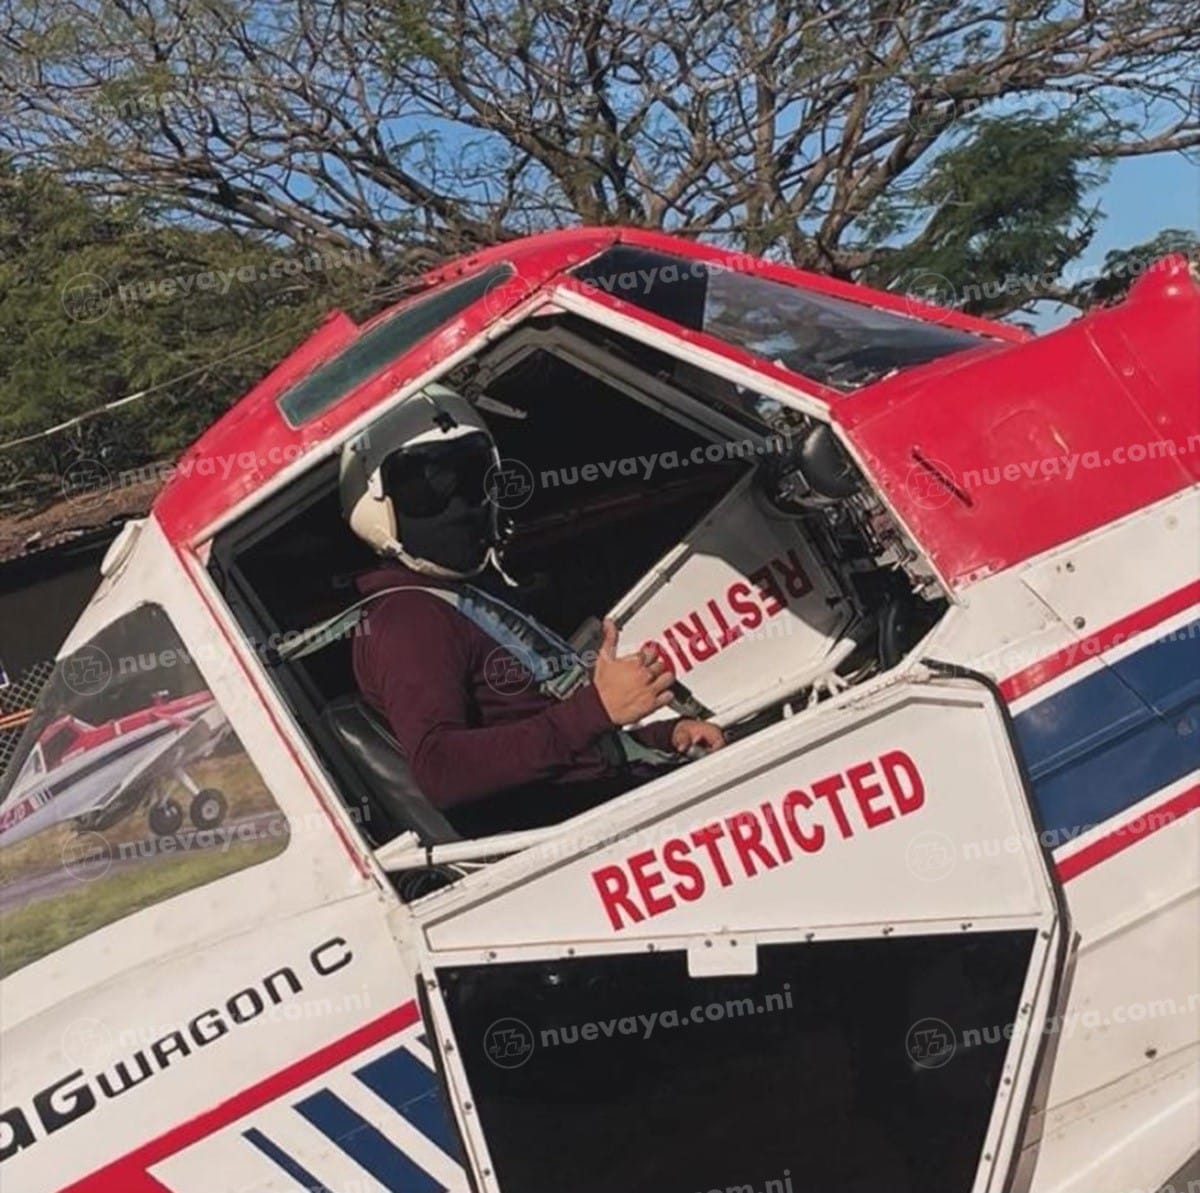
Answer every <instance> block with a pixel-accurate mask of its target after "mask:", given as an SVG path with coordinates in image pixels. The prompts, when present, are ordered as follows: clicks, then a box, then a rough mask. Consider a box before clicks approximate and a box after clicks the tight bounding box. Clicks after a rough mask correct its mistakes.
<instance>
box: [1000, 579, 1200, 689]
mask: <svg viewBox="0 0 1200 1193" xmlns="http://www.w3.org/2000/svg"><path fill="white" fill-rule="evenodd" d="M1197 601H1200V580H1193V581H1192V583H1190V584H1185V585H1184V587H1183V588H1178V589H1176V590H1175V591H1174V592H1169V593H1167V595H1166V596H1164V597H1159V599H1158V600H1157V601H1153V602H1151V603H1150V604H1149V605H1146V606H1145V607H1143V608H1141V609H1136V610H1135V611H1134V612H1132V613H1130V614H1128V615H1127V616H1125V617H1122V618H1120V619H1119V620H1117V621H1114V622H1113V623H1112V624H1111V625H1107V626H1105V627H1104V628H1103V629H1100V630H1097V631H1096V632H1095V633H1094V634H1089V635H1088V636H1087V637H1086V638H1081V639H1080V640H1079V641H1078V642H1072V643H1071V644H1070V645H1069V646H1064V647H1063V648H1062V649H1061V650H1058V651H1055V652H1054V654H1052V655H1048V656H1047V657H1046V658H1044V659H1039V660H1038V661H1037V662H1036V663H1034V664H1032V665H1031V666H1029V667H1026V668H1025V669H1024V670H1023V671H1018V672H1017V673H1016V674H1015V675H1010V676H1009V677H1008V679H1006V680H1003V681H1002V682H1001V684H1000V691H1001V693H1002V694H1003V696H1004V699H1005V700H1007V701H1009V703H1011V702H1012V701H1014V700H1019V699H1020V698H1021V697H1022V696H1027V695H1028V694H1029V693H1030V692H1032V691H1035V690H1036V689H1037V688H1040V687H1042V685H1043V684H1048V683H1049V682H1050V681H1051V680H1052V679H1057V678H1058V677H1059V676H1060V675H1065V674H1066V673H1067V672H1068V671H1070V670H1072V669H1073V668H1075V667H1078V666H1080V665H1081V664H1083V663H1087V662H1090V661H1091V660H1092V659H1095V658H1099V656H1100V655H1102V654H1104V653H1105V652H1106V651H1109V650H1113V649H1114V648H1115V647H1118V646H1123V645H1124V644H1125V643H1127V642H1128V641H1129V640H1130V639H1131V638H1136V637H1137V636H1138V635H1139V634H1144V633H1145V632H1146V631H1147V630H1151V629H1153V628H1154V627H1155V626H1156V625H1158V624H1159V623H1160V622H1164V621H1166V620H1167V618H1168V617H1174V616H1175V614H1176V613H1182V612H1183V611H1184V610H1185V609H1189V608H1191V606H1192V605H1194V604H1196V602H1197Z"/></svg>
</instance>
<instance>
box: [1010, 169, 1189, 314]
mask: <svg viewBox="0 0 1200 1193" xmlns="http://www.w3.org/2000/svg"><path fill="white" fill-rule="evenodd" d="M1095 197H1096V198H1097V199H1098V200H1099V202H1100V206H1101V210H1102V211H1103V212H1104V215H1105V218H1104V220H1103V221H1102V222H1101V224H1100V228H1099V231H1098V232H1097V233H1096V237H1095V239H1094V240H1093V241H1092V243H1091V244H1090V245H1089V246H1088V249H1087V252H1086V253H1084V254H1083V255H1082V256H1081V257H1080V258H1079V261H1078V262H1076V263H1075V264H1074V265H1073V266H1072V269H1073V270H1077V269H1091V268H1095V267H1098V266H1099V265H1100V264H1101V263H1102V262H1103V261H1104V255H1105V253H1107V252H1109V251H1110V250H1112V249H1119V248H1130V247H1131V246H1133V245H1135V244H1141V243H1143V242H1144V241H1147V240H1150V239H1151V238H1152V237H1153V236H1155V235H1157V234H1158V233H1159V232H1161V231H1162V230H1163V229H1164V228H1191V229H1193V230H1200V167H1197V166H1194V165H1192V164H1191V163H1190V162H1189V161H1188V160H1187V159H1186V158H1184V157H1183V156H1182V155H1181V154H1178V153H1172V154H1161V155H1159V154H1156V155H1154V156H1151V157H1130V158H1122V159H1121V160H1119V161H1118V162H1117V163H1116V165H1115V166H1114V167H1113V169H1112V172H1111V174H1110V175H1109V178H1108V181H1107V182H1106V183H1105V184H1104V185H1103V186H1101V187H1100V188H1098V189H1097V191H1096V192H1095ZM1074 317H1075V311H1074V310H1073V309H1072V308H1070V307H1061V308H1060V307H1048V308H1047V309H1045V310H1043V311H1041V312H1039V314H1038V316H1037V318H1036V319H1035V320H1034V322H1035V324H1036V326H1037V327H1038V329H1039V330H1045V329H1047V328H1050V327H1056V326H1058V325H1059V324H1061V323H1064V322H1066V321H1067V320H1069V319H1072V318H1074Z"/></svg>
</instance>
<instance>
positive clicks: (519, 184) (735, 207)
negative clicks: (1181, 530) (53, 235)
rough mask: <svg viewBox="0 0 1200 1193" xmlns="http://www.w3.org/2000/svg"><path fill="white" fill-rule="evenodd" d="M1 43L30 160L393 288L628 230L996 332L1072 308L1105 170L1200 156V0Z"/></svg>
mask: <svg viewBox="0 0 1200 1193" xmlns="http://www.w3.org/2000/svg"><path fill="white" fill-rule="evenodd" d="M0 47H2V48H3V49H6V50H7V52H8V53H7V58H6V59H4V64H3V65H0V147H3V146H5V145H7V147H8V148H9V150H10V151H11V152H12V153H13V154H14V155H16V158H17V160H18V161H20V162H22V163H37V164H40V165H46V166H52V167H53V168H55V169H56V170H59V171H60V172H62V174H63V176H64V177H69V178H71V179H74V180H77V181H78V182H79V183H80V184H81V185H84V186H86V187H88V188H90V189H92V190H93V191H95V192H97V193H101V194H103V195H105V196H108V197H114V196H115V197H119V198H122V199H131V198H137V197H142V196H150V197H152V198H153V200H154V202H155V203H156V204H159V205H161V207H162V209H163V210H164V211H167V212H170V213H172V214H173V215H176V216H178V215H180V214H186V215H188V216H192V217H200V218H202V219H203V220H205V221H209V222H213V223H216V224H219V225H221V226H225V227H228V228H233V229H237V230H242V231H244V230H253V231H255V232H257V233H260V234H266V235H270V236H273V237H276V238H277V239H278V240H279V241H281V242H289V243H291V244H293V245H300V246H304V247H310V246H313V245H317V246H326V247H342V248H346V247H350V246H353V245H363V246H366V248H367V249H368V250H369V251H370V252H371V253H372V254H373V256H374V257H375V258H376V259H377V260H379V261H380V262H381V263H385V264H386V266H387V268H390V269H392V270H402V269H412V268H415V267H416V266H418V265H420V264H422V263H424V262H426V261H428V260H430V259H431V258H437V257H442V256H444V255H446V254H448V253H452V252H456V251H462V250H464V249H469V248H471V247H474V246H477V245H480V244H484V243H488V242H491V241H494V240H496V239H500V238H503V237H506V236H512V235H516V234H520V233H523V232H527V231H531V230H536V229H540V228H545V227H552V226H559V225H562V224H567V223H576V222H579V221H581V220H582V221H588V222H593V223H608V222H616V221H625V222H633V223H638V224H644V225H649V226H653V227H661V228H667V229H671V230H676V231H680V232H683V233H686V234H691V235H702V236H707V237H710V238H715V239H718V240H721V241H723V242H725V243H729V244H733V245H736V246H738V247H742V248H744V249H746V250H748V251H750V252H753V253H766V254H770V255H774V256H778V257H782V258H786V259H789V260H791V261H793V262H796V263H798V264H800V265H802V266H805V267H808V268H812V269H816V270H820V271H824V272H829V273H833V274H836V275H838V276H842V277H851V278H854V277H869V278H871V279H873V280H875V281H877V282H882V283H883V284H890V285H903V284H904V281H905V278H906V277H907V276H909V275H910V274H911V273H912V271H913V270H914V269H929V268H935V267H931V266H930V264H929V262H930V261H931V260H932V261H935V262H937V263H938V265H939V266H940V269H937V268H935V272H941V271H942V270H949V271H950V274H949V275H948V276H951V277H952V278H953V284H954V285H955V286H959V287H961V286H965V285H968V284H974V285H979V286H981V285H982V283H983V282H984V281H989V280H992V278H991V277H990V276H989V275H990V274H991V273H992V271H995V270H1003V271H1004V273H1005V275H1007V274H1008V273H1009V272H1011V271H1013V270H1017V271H1018V272H1019V273H1020V275H1021V276H1022V277H1027V278H1029V279H1032V281H1031V283H1030V284H1029V285H1028V286H1023V287H1021V288H1019V289H1018V290H1016V291H1013V290H1012V289H1011V288H1010V290H1009V291H1007V292H1004V293H1001V294H1000V295H998V296H992V297H990V298H988V297H987V296H983V298H982V299H980V300H979V301H974V300H972V301H974V305H975V307H976V308H977V309H985V310H988V311H990V312H992V313H1003V312H1004V311H1006V310H1013V309H1016V308H1018V307H1021V306H1025V305H1028V304H1029V303H1030V302H1032V301H1034V300H1036V299H1038V298H1044V297H1055V298H1060V299H1063V298H1068V299H1069V298H1070V297H1071V291H1069V289H1067V288H1064V286H1063V285H1062V284H1061V282H1060V280H1059V278H1058V276H1057V273H1056V272H1055V271H1056V270H1057V269H1059V268H1060V267H1061V266H1062V265H1063V264H1064V263H1065V262H1066V261H1067V260H1069V259H1070V258H1071V254H1072V253H1077V252H1079V251H1081V249H1082V247H1083V246H1084V245H1085V244H1086V243H1087V240H1088V238H1089V236H1090V234H1091V231H1092V229H1093V228H1094V225H1095V220H1096V214H1095V213H1094V212H1093V211H1091V210H1090V208H1089V207H1088V205H1087V202H1086V195H1087V193H1088V191H1089V189H1090V186H1091V185H1093V184H1094V182H1095V180H1096V179H1097V178H1098V177H1100V176H1101V173H1102V168H1103V165H1104V163H1106V162H1109V161H1112V160H1113V159H1115V158H1118V157H1122V156H1130V155H1137V154H1147V153H1162V152H1170V151H1179V152H1190V151H1193V150H1195V149H1196V148H1197V146H1200V112H1197V109H1196V104H1195V96H1194V94H1192V92H1191V91H1190V90H1189V88H1190V87H1192V86H1193V85H1194V84H1193V81H1192V78H1191V76H1190V74H1189V69H1188V67H1189V64H1190V63H1193V62H1194V59H1195V54H1196V52H1197V50H1198V49H1200V24H1198V23H1197V22H1196V21H1195V20H1194V7H1193V5H1192V3H1191V2H1190V0H1104V2H1103V3H1097V2H1095V0H1009V2H1008V3H1006V4H1004V5H1001V6H997V5H995V4H984V3H979V2H974V0H967V2H962V0H868V2H867V3H865V4H845V3H842V2H839V0H800V2H796V0H746V2H741V3H739V2H737V0H445V3H442V4H438V5H428V4H426V3H423V2H422V3H417V2H416V0H271V2H270V3H266V2H265V0H57V2H56V3H55V4H54V5H53V6H50V7H47V6H46V5H44V4H43V3H39V2H38V0H9V15H8V19H7V23H6V24H5V25H2V26H0ZM1006 179H1008V180H1009V181H1008V182H1006V181H1005V180H1006ZM997 211H1002V215H1001V217H1000V218H999V219H998V220H997V222H996V223H995V224H994V225H993V224H992V223H990V222H987V221H989V220H990V219H991V217H992V215H993V214H994V213H996V212H997ZM1026 229H1028V230H1029V234H1028V236H1026V235H1025V230H1026ZM979 271H982V275H983V276H980V272H979Z"/></svg>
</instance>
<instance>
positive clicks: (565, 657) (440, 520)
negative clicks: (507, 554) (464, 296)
mask: <svg viewBox="0 0 1200 1193" xmlns="http://www.w3.org/2000/svg"><path fill="white" fill-rule="evenodd" d="M499 464H500V457H499V453H498V452H497V449H496V445H495V441H494V440H493V438H492V436H491V433H490V432H489V430H488V428H487V425H486V424H485V423H484V421H483V420H482V418H481V417H480V416H479V414H478V413H477V412H476V410H475V408H474V407H473V406H472V405H471V404H470V403H469V402H468V401H467V400H466V399H465V398H463V397H462V396H461V395H459V394H457V393H455V392H454V391H453V390H450V389H447V388H445V387H444V386H439V385H430V386H428V387H426V389H425V390H424V391H422V393H421V394H419V395H417V396H416V397H414V398H413V399H411V400H409V401H407V402H404V403H402V404H401V405H400V406H399V407H397V408H396V409H395V410H394V411H392V412H391V413H390V414H388V415H386V416H385V417H384V418H383V419H381V420H379V421H378V422H376V423H375V424H374V425H373V426H372V427H371V428H370V429H369V431H367V432H365V433H364V434H363V435H360V436H359V437H358V438H357V439H355V440H353V441H351V442H350V443H349V444H347V445H346V448H345V450H344V451H343V454H342V466H341V477H340V489H341V500H342V510H343V513H344V515H345V516H346V518H347V520H348V521H349V524H350V527H351V529H352V530H353V531H354V532H355V533H356V534H357V535H358V536H359V537H360V538H362V539H363V540H364V541H365V542H366V543H367V544H368V545H369V546H371V547H372V548H373V549H374V550H375V551H376V552H377V553H378V554H379V555H381V556H383V557H385V559H386V560H387V561H388V562H387V563H386V564H385V565H384V566H381V567H380V568H378V569H377V570H375V571H372V572H370V573H368V574H366V575H364V576H362V577H360V578H359V581H358V585H359V590H360V592H361V593H362V596H363V601H362V602H361V604H362V607H363V612H362V623H361V625H360V631H359V633H358V634H357V635H356V636H355V639H354V654H353V662H354V676H355V680H356V682H357V684H358V687H359V690H360V692H361V694H362V696H363V698H364V699H365V701H366V702H367V703H368V704H369V705H371V706H372V707H373V708H375V709H376V710H377V711H378V712H379V713H380V714H382V715H383V716H384V717H385V718H386V720H387V722H388V723H389V724H390V726H391V728H392V731H393V733H394V734H395V736H396V740H397V741H398V742H399V744H400V747H401V749H402V751H403V753H404V756H405V759H406V761H407V762H408V764H409V767H410V769H411V771H412V773H413V777H414V778H415V779H416V782H417V784H418V786H419V787H420V788H421V790H422V791H423V792H424V793H425V794H426V796H427V797H428V798H429V799H430V800H431V801H432V802H433V803H434V804H435V805H436V806H437V807H438V808H440V809H442V810H443V811H445V812H447V814H448V817H449V819H450V820H451V821H452V823H453V824H454V825H455V827H456V828H457V829H458V830H459V831H460V832H463V833H464V834H465V835H469V836H477V835H482V834H484V833H488V832H497V831H506V830H511V829H516V828H525V827H533V826H537V825H542V824H550V823H556V822H558V821H561V820H563V819H565V818H566V817H568V816H570V815H572V814H574V813H575V812H577V811H580V810H582V809H583V808H586V807H590V806H593V805H595V804H597V803H600V802H602V801H603V800H604V799H607V798H611V797H612V796H614V795H616V794H618V793H620V792H621V791H624V790H627V789H628V788H629V787H631V786H634V785H636V784H637V783H640V782H643V781H645V780H646V779H647V778H650V777H652V776H653V775H655V774H657V773H659V772H661V771H662V770H664V769H665V768H667V767H669V766H674V765H678V764H679V763H680V762H682V761H684V760H685V759H686V757H695V756H697V755H698V754H700V753H703V752H707V751H711V750H716V749H719V748H721V747H722V746H723V745H724V744H725V739H724V736H723V735H722V732H721V730H720V728H719V727H718V726H716V725H714V724H712V723H710V722H706V721H700V720H696V719H692V718H686V717H685V718H678V719H667V720H655V721H653V722H651V723H650V724H648V725H645V726H643V727H641V728H637V729H633V730H630V729H628V727H629V726H635V725H637V724H638V723H639V722H640V721H642V720H643V719H644V718H646V717H647V716H648V715H649V714H651V713H653V712H655V710H657V709H659V708H662V707H663V706H664V705H666V704H668V703H669V702H670V700H671V692H670V685H671V683H672V681H673V678H674V677H673V673H672V672H671V671H670V669H669V667H668V666H667V664H666V663H665V661H664V660H663V659H662V658H660V657H658V656H657V655H655V654H654V653H653V652H651V651H648V650H643V651H639V652H634V653H628V654H621V653H619V652H618V648H617V636H618V635H617V629H616V627H615V625H614V624H613V622H612V621H611V620H610V621H606V622H605V624H604V629H603V639H602V642H601V643H600V646H599V649H598V651H597V652H596V653H595V655H594V657H593V658H592V659H587V658H583V659H581V658H580V657H579V656H578V655H577V654H576V653H575V652H574V651H573V650H572V648H571V647H570V646H568V645H567V644H566V643H565V642H563V641H562V640H561V639H559V638H558V637H557V636H556V635H555V634H553V633H552V632H551V631H550V630H548V629H547V628H546V627H544V626H542V625H541V624H540V623H538V622H537V621H535V620H534V619H533V618H531V617H529V616H527V615H526V614H524V613H521V612H520V611H519V610H517V609H516V608H514V607H513V606H512V605H511V604H509V603H508V602H507V601H504V600H502V599H500V598H498V597H496V596H494V595H491V594H490V593H489V592H487V591H485V590H484V587H483V586H482V585H483V584H484V583H485V582H486V580H487V579H488V577H487V576H485V573H489V572H490V573H491V575H493V576H495V577H503V579H504V580H505V581H506V582H507V583H508V584H510V585H511V584H512V581H511V580H508V578H507V577H506V576H505V575H504V572H503V570H502V567H501V564H500V557H499V545H500V538H501V535H500V524H499V510H498V509H497V505H496V503H495V502H494V501H491V500H489V497H488V492H487V486H488V483H489V481H490V480H493V479H494V478H495V477H497V476H499V475H500V470H499ZM473 580H479V581H480V584H475V583H472V581H473ZM589 663H590V664H591V665H590V666H589V665H588V664H589Z"/></svg>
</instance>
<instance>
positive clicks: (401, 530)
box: [396, 497, 492, 575]
mask: <svg viewBox="0 0 1200 1193" xmlns="http://www.w3.org/2000/svg"><path fill="white" fill-rule="evenodd" d="M396 520H397V523H398V525H397V528H396V529H397V531H398V537H399V539H400V542H401V543H402V544H403V545H404V550H405V551H406V552H407V553H408V554H409V555H411V556H413V557H414V558H415V559H427V560H429V562H430V563H435V564H437V565H438V566H439V567H443V568H446V569H447V570H448V571H452V572H460V573H462V574H464V575H466V574H469V573H471V572H476V571H478V570H479V569H480V568H481V567H482V566H483V562H484V560H485V559H486V558H487V553H488V549H489V548H490V547H491V546H492V511H491V509H490V507H488V506H486V505H485V506H477V505H472V504H470V503H468V502H467V501H465V500H464V499H463V498H461V497H455V498H453V499H452V500H451V501H450V503H449V504H448V505H447V506H446V508H445V509H444V510H443V511H442V512H441V513H438V514H434V515H432V516H430V517H426V518H418V517H414V516H410V515H406V514H403V513H397V516H396Z"/></svg>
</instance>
